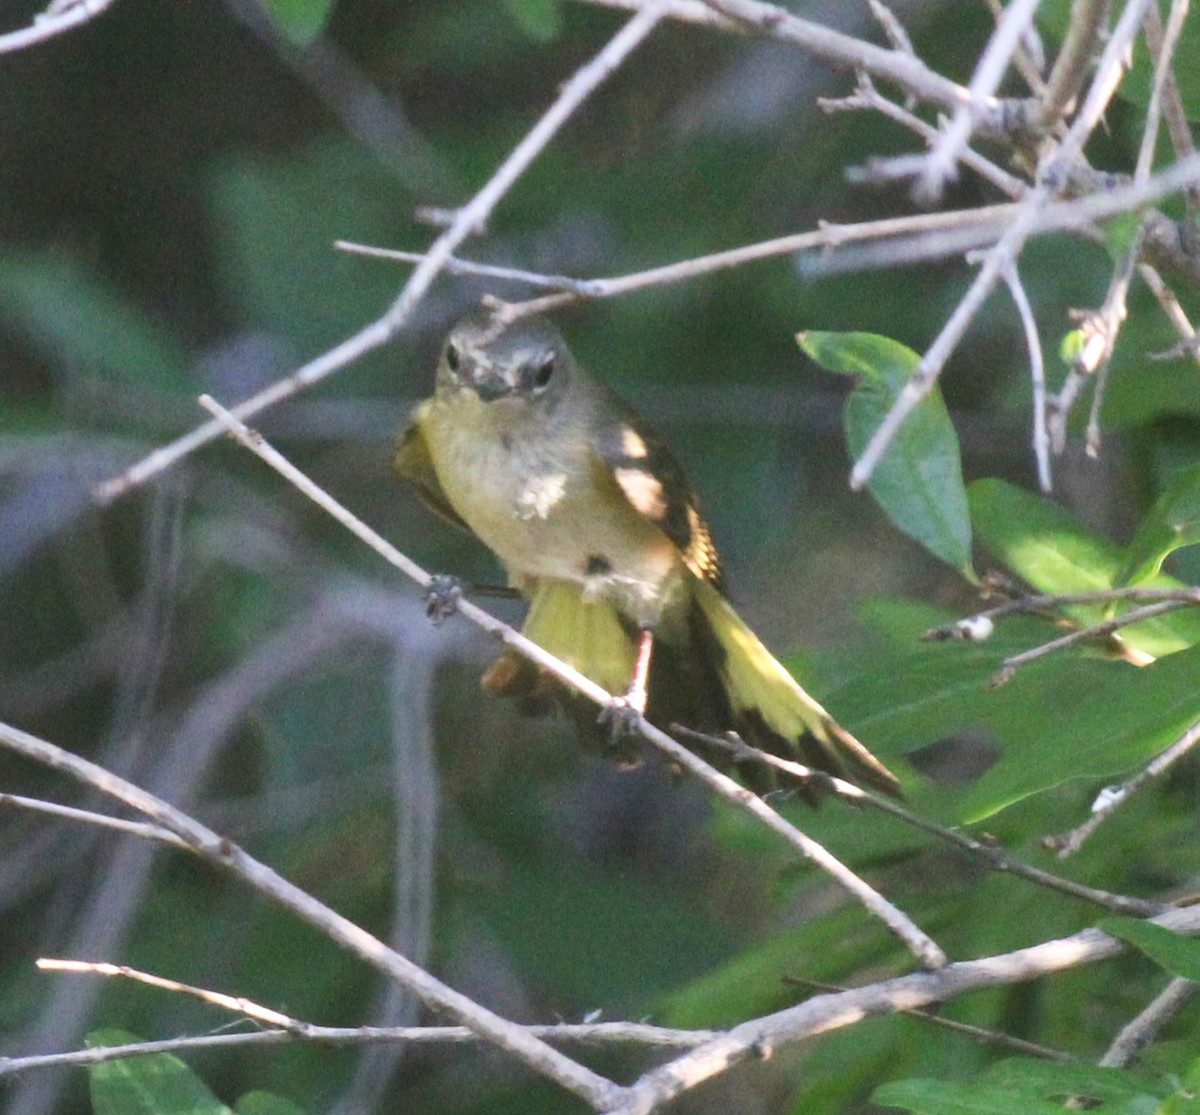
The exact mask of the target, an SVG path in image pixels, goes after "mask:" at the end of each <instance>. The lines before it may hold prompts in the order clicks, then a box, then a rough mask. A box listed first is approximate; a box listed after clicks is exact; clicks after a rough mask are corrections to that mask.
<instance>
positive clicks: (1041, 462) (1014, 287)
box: [1002, 265, 1053, 492]
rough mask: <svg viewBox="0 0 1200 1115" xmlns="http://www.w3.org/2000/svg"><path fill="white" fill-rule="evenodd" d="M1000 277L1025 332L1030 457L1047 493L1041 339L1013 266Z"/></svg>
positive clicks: (1047, 442)
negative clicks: (1030, 398) (1030, 390)
mask: <svg viewBox="0 0 1200 1115" xmlns="http://www.w3.org/2000/svg"><path fill="white" fill-rule="evenodd" d="M1002 278H1003V279H1004V285H1005V286H1007V287H1008V292H1009V294H1010V295H1012V300H1013V305H1014V306H1016V308H1017V316H1018V317H1020V319H1021V328H1022V329H1023V330H1024V332H1025V347H1026V348H1027V349H1028V350H1029V378H1030V381H1031V383H1032V385H1033V457H1034V460H1035V461H1037V474H1038V487H1039V488H1041V490H1042V491H1043V492H1049V491H1050V490H1051V489H1052V487H1053V485H1052V483H1051V480H1050V434H1049V432H1048V428H1047V426H1046V365H1045V361H1044V359H1043V357H1042V339H1041V337H1040V335H1039V334H1038V327H1037V320H1036V319H1035V318H1034V316H1033V307H1032V306H1031V305H1030V304H1029V295H1028V294H1026V293H1025V286H1024V284H1023V283H1022V282H1021V276H1020V274H1019V273H1018V271H1017V269H1016V266H1015V265H1014V266H1013V267H1010V268H1007V269H1006V270H1005V271H1004V272H1003V273H1002Z"/></svg>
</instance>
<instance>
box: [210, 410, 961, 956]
mask: <svg viewBox="0 0 1200 1115" xmlns="http://www.w3.org/2000/svg"><path fill="white" fill-rule="evenodd" d="M200 401H201V403H202V404H203V405H204V407H205V408H206V409H207V410H208V411H209V412H210V413H212V414H214V415H217V416H218V419H219V420H220V421H221V422H223V423H224V424H225V426H226V427H227V428H228V429H229V431H230V432H231V433H232V434H233V435H234V436H235V437H236V438H237V440H238V441H239V442H241V444H242V445H244V446H245V447H246V448H247V449H249V450H250V451H251V452H252V453H254V454H255V455H256V456H258V457H259V458H261V459H262V460H263V461H265V462H266V463H267V464H268V465H270V466H271V467H272V468H273V469H275V470H276V471H277V472H278V473H279V474H280V475H281V476H283V477H284V478H285V479H286V480H287V481H288V482H289V483H291V484H293V485H294V486H295V487H297V488H298V489H299V490H300V491H301V492H303V493H304V495H306V496H307V497H308V498H309V499H311V500H313V501H314V502H315V503H316V504H318V506H320V507H321V508H323V509H324V510H325V511H327V512H328V513H329V514H330V515H332V516H333V517H334V518H335V519H336V520H337V521H338V522H340V523H341V524H342V525H343V526H345V527H346V528H347V529H349V530H350V531H352V532H353V533H354V534H355V535H356V537H358V538H359V539H361V540H362V541H364V542H366V543H367V545H368V546H370V547H371V549H373V550H374V551H375V552H376V553H377V554H379V555H380V556H381V557H382V558H384V560H385V561H387V562H389V563H390V564H392V565H394V566H395V567H396V568H397V569H399V570H400V571H401V572H402V573H404V574H405V575H406V576H408V577H410V578H412V579H413V580H414V581H416V582H417V584H419V585H421V586H423V587H425V588H428V587H429V585H430V583H431V581H432V578H431V577H430V575H429V574H428V573H427V572H426V571H425V570H424V569H422V568H421V567H420V566H418V565H417V564H416V563H415V562H414V561H412V560H411V559H410V558H408V557H406V556H405V555H404V554H402V553H400V551H399V550H397V549H396V548H395V547H394V546H392V545H391V543H389V542H387V541H386V540H385V539H383V538H381V537H380V536H379V535H378V534H376V533H375V531H373V530H372V529H371V528H370V527H369V526H367V525H366V524H365V523H364V522H362V520H361V519H359V518H358V517H357V516H356V515H354V514H353V513H352V512H350V511H349V510H347V509H346V508H345V507H343V506H342V505H341V504H339V503H338V502H337V501H336V500H335V499H334V498H333V497H332V496H331V495H329V493H328V492H326V491H325V490H324V489H322V488H321V487H320V486H319V485H317V484H315V483H314V482H313V481H312V480H311V479H309V477H307V476H306V475H305V474H304V473H303V472H301V471H300V470H299V469H297V468H296V466H295V465H293V464H292V463H291V462H290V461H288V460H287V458H285V457H284V456H283V455H282V454H281V453H279V452H278V451H276V450H275V449H274V448H272V447H271V446H270V445H269V444H267V442H266V440H265V439H264V438H263V437H262V436H261V435H260V434H257V433H256V432H255V431H252V430H250V429H248V428H247V427H246V426H245V425H244V424H243V423H241V422H239V421H238V420H237V419H236V418H235V417H234V416H233V414H232V413H231V412H230V411H227V410H225V409H224V408H223V407H221V406H220V405H219V404H218V403H216V402H215V401H214V400H212V399H211V398H209V397H208V396H202V397H201V400H200ZM457 610H458V611H459V612H460V613H461V614H462V615H463V616H464V617H465V618H466V619H468V620H470V621H471V622H472V623H474V624H476V626H478V627H480V628H482V629H483V630H485V631H488V632H491V633H492V634H494V635H497V636H499V638H500V639H501V640H502V641H503V642H504V644H505V645H506V646H509V647H512V648H513V649H514V650H516V651H517V652H518V653H520V654H521V655H522V656H523V657H525V658H527V659H529V660H530V661H531V662H533V663H534V664H536V665H537V666H540V667H541V668H542V669H543V670H545V671H547V672H548V673H550V674H551V675H553V676H554V677H555V678H557V679H558V680H559V681H561V682H563V683H564V684H566V685H568V686H569V687H570V688H571V689H573V690H575V692H577V693H580V694H582V695H583V696H584V697H586V698H588V699H589V700H591V701H594V702H595V703H596V704H597V705H599V706H600V707H601V708H604V707H607V706H609V705H611V704H612V702H613V700H614V698H613V695H612V694H611V693H608V692H607V691H605V690H604V689H602V688H601V687H600V686H599V685H597V684H596V683H595V682H593V681H592V680H591V679H590V678H588V677H585V676H584V675H583V674H581V673H580V672H579V671H578V670H575V669H573V668H572V667H571V666H569V665H567V664H566V663H565V662H562V661H560V660H559V659H557V658H555V657H554V656H553V655H551V654H548V653H547V652H546V651H545V650H543V649H542V648H541V647H540V646H538V645H537V644H536V643H534V642H532V641H530V640H529V639H527V638H526V637H525V636H524V635H522V634H521V633H520V632H518V631H517V630H515V629H514V628H512V627H510V626H509V625H508V624H506V623H503V622H501V621H500V620H498V619H496V617H495V616H493V615H491V613H489V612H486V611H484V610H483V609H482V608H479V607H478V606H476V605H474V604H472V603H471V602H470V601H468V600H461V601H460V602H459V603H458V606H457ZM638 729H639V731H640V733H641V734H642V736H643V737H644V738H645V739H646V740H647V741H648V742H650V743H651V744H653V745H654V746H655V747H657V748H658V749H659V750H660V751H663V752H664V753H665V754H666V755H667V756H668V757H669V758H671V759H672V760H673V761H674V762H676V763H678V764H679V765H680V766H681V767H684V768H686V769H688V770H690V771H691V772H692V773H693V774H695V775H697V776H698V777H699V778H700V779H701V780H702V781H703V782H705V783H706V784H707V785H708V786H709V787H711V788H712V789H713V790H715V791H716V792H717V793H719V794H720V795H721V796H722V797H724V798H726V799H727V800H728V801H731V802H733V803H734V804H735V805H737V806H739V807H740V808H741V809H743V810H745V811H746V812H748V813H750V814H752V815H753V816H754V817H756V818H757V819H758V820H759V821H761V822H762V823H763V824H765V825H766V826H767V827H768V828H769V829H771V830H772V831H773V832H775V833H777V834H778V835H780V836H782V837H783V838H784V839H785V840H786V841H787V842H788V843H789V844H791V845H792V847H794V848H796V849H797V850H798V851H799V852H800V853H801V855H803V856H804V857H805V858H806V859H808V860H810V861H811V862H812V863H814V864H816V865H817V866H818V867H820V868H821V869H822V870H823V871H825V872H826V873H827V874H829V875H830V876H831V877H832V878H834V879H835V880H836V881H837V882H838V883H839V884H840V885H841V886H842V887H843V888H844V889H846V890H847V891H848V892H849V893H851V894H852V895H853V896H854V897H855V898H857V899H858V900H859V901H860V902H861V903H862V904H863V905H864V906H865V907H866V908H867V909H868V910H869V911H870V912H871V913H872V914H874V915H875V916H876V917H878V918H879V919H880V920H881V921H883V922H884V924H885V925H887V927H888V928H889V929H890V930H891V931H892V932H893V933H894V934H895V935H896V937H897V938H898V939H899V940H900V941H901V942H903V944H904V945H905V947H906V948H908V949H909V950H910V951H911V952H912V953H913V955H914V956H916V958H917V959H918V960H919V961H920V963H921V964H922V965H924V966H926V967H940V966H941V965H942V964H944V963H945V962H946V956H945V954H944V953H943V952H942V950H941V949H940V948H939V947H938V946H937V944H936V943H935V942H934V941H933V940H931V939H930V938H929V937H928V936H927V935H926V934H925V933H923V932H922V931H921V930H920V929H919V928H918V927H917V926H916V925H914V924H913V922H912V921H911V919H909V918H908V916H907V915H905V914H904V913H903V912H902V911H901V910H899V909H897V908H896V907H895V906H894V905H892V903H890V902H888V901H887V899H885V898H884V897H883V896H882V895H881V894H879V892H878V891H876V890H875V889H874V888H873V887H871V886H869V885H868V884H867V883H866V882H864V881H863V880H862V879H860V878H859V877H858V876H857V875H855V874H854V873H853V872H852V871H850V869H849V868H847V867H846V866H845V865H844V864H842V863H841V862H839V861H838V860H837V859H836V858H835V857H834V856H832V855H831V854H830V853H829V852H828V851H827V850H826V849H825V848H823V847H822V846H821V845H820V844H818V843H817V842H816V841H815V840H813V839H812V838H811V837H809V836H807V835H806V834H804V833H803V832H801V831H800V830H799V829H797V828H796V827H795V826H794V825H791V824H789V823H788V822H787V821H786V820H784V819H783V817H781V816H780V815H779V814H778V813H776V812H775V810H773V809H772V808H771V807H770V806H769V805H767V804H766V802H764V801H763V800H762V799H761V798H760V797H758V796H757V795H756V794H753V793H751V792H750V791H749V790H747V789H745V788H744V787H742V786H739V785H738V784H737V783H736V782H734V781H733V779H731V778H729V777H728V776H727V775H724V774H722V773H721V772H720V771H718V770H716V769H715V768H713V767H712V766H710V765H709V764H708V763H706V762H705V761H704V760H703V759H701V758H700V757H699V756H698V755H694V754H693V753H692V752H691V751H689V750H688V749H687V748H686V747H683V746H682V745H680V744H679V743H678V742H676V741H675V740H674V739H672V738H671V737H670V736H669V735H667V734H666V733H665V732H663V731H661V730H660V729H658V728H656V727H654V725H652V724H650V723H648V722H647V721H645V720H644V719H642V720H640V721H639V722H638Z"/></svg>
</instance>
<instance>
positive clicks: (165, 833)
mask: <svg viewBox="0 0 1200 1115" xmlns="http://www.w3.org/2000/svg"><path fill="white" fill-rule="evenodd" d="M5 805H7V806H12V807H14V808H18V809H28V810H31V811H32V812H35V813H49V814H50V815H51V816H53V817H62V818H64V819H66V820H68V821H85V822H86V823H88V824H90V825H98V826H100V827H101V828H109V829H115V830H116V831H117V832H123V833H127V834H128V835H130V836H143V837H146V838H147V839H149V840H161V841H162V842H163V843H164V844H174V845H175V846H176V847H179V848H182V847H185V845H184V843H183V841H182V840H180V839H179V837H177V836H176V835H175V834H174V833H173V832H170V831H169V830H167V829H165V828H162V827H161V826H160V825H148V824H146V822H145V821H126V820H124V819H122V818H121V817H109V816H108V815H107V814H105V813H94V812H92V811H91V810H90V809H76V808H75V807H74V806H71V805H59V804H58V803H57V802H53V801H42V800H41V799H40V798H27V797H22V796H21V795H20V794H0V806H5Z"/></svg>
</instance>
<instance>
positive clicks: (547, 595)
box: [521, 580, 636, 697]
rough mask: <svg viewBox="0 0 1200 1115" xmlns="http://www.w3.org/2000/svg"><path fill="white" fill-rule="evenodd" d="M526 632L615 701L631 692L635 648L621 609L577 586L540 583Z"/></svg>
mask: <svg viewBox="0 0 1200 1115" xmlns="http://www.w3.org/2000/svg"><path fill="white" fill-rule="evenodd" d="M521 630H522V632H523V633H524V634H525V635H527V636H528V637H529V638H530V639H532V640H533V641H534V642H535V643H537V644H538V646H540V647H542V648H543V649H544V650H548V651H549V652H550V653H551V654H553V655H554V656H555V657H556V658H561V659H562V660H563V661H564V662H566V663H567V664H568V665H569V666H574V667H575V669H577V670H578V671H579V672H580V673H581V674H583V675H584V676H585V677H588V678H591V680H592V681H594V682H595V683H596V684H597V685H599V686H600V687H601V688H603V689H606V690H608V692H609V693H612V694H613V695H614V696H618V697H619V696H621V695H623V694H624V693H625V691H626V690H627V689H628V688H629V682H630V679H631V678H632V677H633V667H634V658H635V657H636V648H635V646H634V644H633V641H632V639H631V638H630V635H629V632H628V631H626V629H625V628H624V627H622V626H621V621H620V619H618V617H617V611H616V609H615V608H614V607H613V606H612V605H611V604H609V603H606V602H605V601H603V600H585V599H584V598H583V593H582V590H581V589H580V587H579V586H578V585H574V584H570V583H569V582H567V581H550V580H544V581H539V582H538V585H537V588H536V589H534V592H533V598H532V600H531V601H530V604H529V614H528V615H527V616H526V617H525V626H524V627H523V628H522V629H521Z"/></svg>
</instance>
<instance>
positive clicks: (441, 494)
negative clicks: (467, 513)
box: [392, 402, 471, 533]
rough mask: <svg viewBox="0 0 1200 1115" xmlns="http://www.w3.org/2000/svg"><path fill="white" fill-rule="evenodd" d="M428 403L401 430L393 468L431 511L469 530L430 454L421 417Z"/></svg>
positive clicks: (420, 407)
mask: <svg viewBox="0 0 1200 1115" xmlns="http://www.w3.org/2000/svg"><path fill="white" fill-rule="evenodd" d="M428 406H429V403H428V402H424V403H421V405H420V406H418V407H417V408H416V409H415V410H414V411H413V412H412V415H411V416H410V417H409V420H408V423H407V424H406V425H405V427H404V429H402V430H401V431H400V437H399V439H398V440H397V442H396V456H395V457H394V458H393V459H392V467H393V468H394V469H395V470H396V475H397V476H399V477H400V479H401V480H403V481H405V482H406V483H409V484H412V485H413V487H415V488H416V489H417V494H418V495H420V497H421V502H422V503H424V504H425V506H426V507H428V508H429V509H430V510H431V511H435V512H436V513H437V514H438V515H440V516H441V517H442V518H443V519H445V520H446V521H447V522H449V523H452V524H453V525H454V526H456V527H460V528H461V529H463V530H465V531H467V532H468V533H470V531H471V528H470V527H469V526H467V524H466V523H465V522H464V521H463V518H462V516H461V515H459V513H458V512H457V511H455V510H454V505H453V504H452V503H451V502H450V500H449V499H448V498H447V497H446V493H445V491H443V490H442V485H441V483H440V481H439V480H438V477H437V472H436V471H435V470H434V467H433V458H432V457H431V456H430V455H429V445H428V444H427V443H426V441H425V434H424V432H423V431H422V430H421V420H422V418H423V417H424V415H425V410H426V408H427V407H428Z"/></svg>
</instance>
